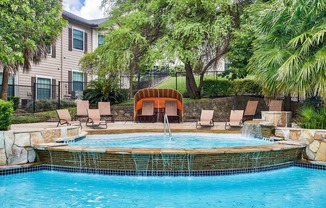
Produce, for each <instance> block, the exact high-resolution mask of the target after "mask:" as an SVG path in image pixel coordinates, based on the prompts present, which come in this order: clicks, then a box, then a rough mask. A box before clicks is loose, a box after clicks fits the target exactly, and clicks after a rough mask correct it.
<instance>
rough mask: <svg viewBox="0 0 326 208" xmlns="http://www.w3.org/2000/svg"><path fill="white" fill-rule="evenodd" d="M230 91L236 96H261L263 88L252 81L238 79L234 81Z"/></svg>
mask: <svg viewBox="0 0 326 208" xmlns="http://www.w3.org/2000/svg"><path fill="white" fill-rule="evenodd" d="M230 91H231V93H232V94H234V95H260V94H261V91H262V87H261V86H260V85H259V84H257V83H256V82H255V81H253V80H250V79H236V80H233V81H232V89H231V90H230Z"/></svg>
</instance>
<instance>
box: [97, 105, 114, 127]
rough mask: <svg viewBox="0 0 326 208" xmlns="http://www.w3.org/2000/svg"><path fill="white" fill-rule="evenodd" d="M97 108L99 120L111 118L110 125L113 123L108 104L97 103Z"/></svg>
mask: <svg viewBox="0 0 326 208" xmlns="http://www.w3.org/2000/svg"><path fill="white" fill-rule="evenodd" d="M97 106H98V109H99V111H100V116H101V119H102V120H106V119H105V118H111V121H112V123H114V117H113V115H112V113H111V106H110V102H98V103H97Z"/></svg>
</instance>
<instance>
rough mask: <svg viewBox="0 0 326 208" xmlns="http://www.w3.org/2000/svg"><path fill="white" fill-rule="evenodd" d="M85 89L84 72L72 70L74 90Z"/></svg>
mask: <svg viewBox="0 0 326 208" xmlns="http://www.w3.org/2000/svg"><path fill="white" fill-rule="evenodd" d="M83 89H84V76H83V73H82V72H76V71H73V72H72V90H73V91H83Z"/></svg>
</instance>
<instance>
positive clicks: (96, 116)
mask: <svg viewBox="0 0 326 208" xmlns="http://www.w3.org/2000/svg"><path fill="white" fill-rule="evenodd" d="M87 112H88V119H87V121H86V126H91V127H93V128H94V127H99V126H100V125H105V128H107V127H108V125H107V123H106V121H105V120H101V116H100V111H99V109H88V110H87Z"/></svg>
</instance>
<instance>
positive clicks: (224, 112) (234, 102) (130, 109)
mask: <svg viewBox="0 0 326 208" xmlns="http://www.w3.org/2000/svg"><path fill="white" fill-rule="evenodd" d="M248 100H258V101H259V104H258V108H257V116H256V118H260V117H261V114H260V112H261V111H264V110H268V107H267V106H266V103H265V101H264V99H263V98H261V97H250V96H237V97H235V96H232V97H221V98H214V99H209V100H205V101H200V102H191V103H190V102H184V103H183V121H198V119H199V118H200V113H201V109H205V110H214V121H217V122H219V121H220V122H224V121H227V120H228V118H229V117H230V112H231V110H232V109H239V110H241V109H242V110H244V109H245V108H246V105H247V101H248ZM111 111H112V114H113V115H114V117H115V120H117V121H133V119H134V118H133V114H134V106H119V105H113V106H112V109H111Z"/></svg>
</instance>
